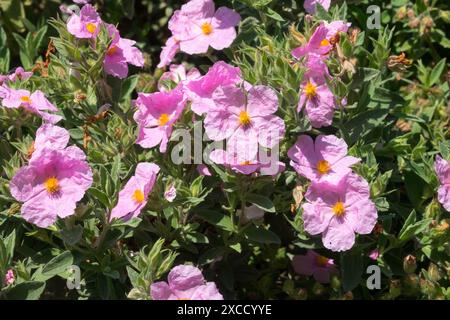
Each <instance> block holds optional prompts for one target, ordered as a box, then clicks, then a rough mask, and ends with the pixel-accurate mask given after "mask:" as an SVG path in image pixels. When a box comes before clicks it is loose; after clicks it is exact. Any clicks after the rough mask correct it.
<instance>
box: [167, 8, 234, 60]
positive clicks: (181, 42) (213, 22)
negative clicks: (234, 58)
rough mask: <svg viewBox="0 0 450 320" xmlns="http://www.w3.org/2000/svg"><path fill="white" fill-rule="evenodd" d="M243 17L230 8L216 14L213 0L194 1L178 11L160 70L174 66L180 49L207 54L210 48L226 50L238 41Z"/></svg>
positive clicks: (172, 23)
mask: <svg viewBox="0 0 450 320" xmlns="http://www.w3.org/2000/svg"><path fill="white" fill-rule="evenodd" d="M240 20H241V17H240V16H239V14H237V13H236V12H234V11H233V10H231V9H228V8H226V7H220V8H219V9H218V10H217V11H215V5H214V2H213V1H212V0H191V1H189V2H188V3H186V4H185V5H183V6H182V7H181V10H177V11H175V13H174V14H173V16H172V18H171V19H170V21H169V29H170V31H172V37H171V38H170V39H169V41H170V43H169V41H168V43H166V48H165V49H164V50H165V52H164V53H162V54H161V63H160V64H159V65H158V66H159V67H162V66H165V65H167V64H169V63H170V61H171V59H172V58H173V56H174V55H175V54H176V51H177V50H178V46H179V49H180V50H181V51H183V52H186V53H188V54H198V53H205V52H207V51H208V48H209V46H211V47H213V48H214V49H216V50H222V49H224V48H227V47H229V46H230V45H231V43H232V42H233V41H234V39H235V38H236V30H235V27H236V26H237V25H238V24H239V22H240Z"/></svg>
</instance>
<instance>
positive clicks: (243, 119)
mask: <svg viewBox="0 0 450 320" xmlns="http://www.w3.org/2000/svg"><path fill="white" fill-rule="evenodd" d="M250 122H251V118H250V115H249V114H248V112H247V111H241V113H240V114H239V123H240V124H241V125H243V126H244V127H247V126H248V125H249V124H250Z"/></svg>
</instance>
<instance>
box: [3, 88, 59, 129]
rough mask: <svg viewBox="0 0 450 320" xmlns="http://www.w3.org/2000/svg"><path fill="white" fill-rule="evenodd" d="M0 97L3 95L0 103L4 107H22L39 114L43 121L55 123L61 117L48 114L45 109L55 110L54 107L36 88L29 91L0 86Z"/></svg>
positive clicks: (56, 109)
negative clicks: (33, 90) (31, 91)
mask: <svg viewBox="0 0 450 320" xmlns="http://www.w3.org/2000/svg"><path fill="white" fill-rule="evenodd" d="M0 92H3V93H0V97H3V100H2V105H3V106H4V107H6V108H13V109H17V108H21V107H22V108H24V109H25V110H27V111H30V112H31V113H34V114H36V115H38V116H40V117H41V118H42V119H43V120H44V121H46V122H50V123H56V122H58V121H59V120H61V119H62V117H61V116H58V115H54V114H50V113H48V112H45V111H53V112H57V111H58V108H56V107H55V106H54V105H53V104H52V103H51V102H50V101H48V100H47V98H46V97H45V95H44V93H43V92H42V91H40V90H36V91H35V92H33V93H30V91H28V90H24V89H17V90H16V89H12V88H7V87H5V86H2V87H1V89H0Z"/></svg>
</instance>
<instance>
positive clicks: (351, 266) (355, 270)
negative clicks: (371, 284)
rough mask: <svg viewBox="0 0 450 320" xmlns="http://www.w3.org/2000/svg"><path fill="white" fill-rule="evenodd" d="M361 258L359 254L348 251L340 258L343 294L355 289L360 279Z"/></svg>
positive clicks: (361, 270)
mask: <svg viewBox="0 0 450 320" xmlns="http://www.w3.org/2000/svg"><path fill="white" fill-rule="evenodd" d="M363 271H364V268H363V257H362V254H361V252H360V251H359V250H358V251H356V252H352V251H348V252H345V253H343V254H342V256H341V273H342V286H343V288H344V291H345V292H348V291H351V290H353V289H355V288H356V287H357V286H358V285H359V283H360V282H361V279H362V274H363Z"/></svg>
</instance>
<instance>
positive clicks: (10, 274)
mask: <svg viewBox="0 0 450 320" xmlns="http://www.w3.org/2000/svg"><path fill="white" fill-rule="evenodd" d="M14 281H16V276H15V275H14V271H13V269H9V270H8V271H6V275H5V284H6V285H7V286H9V285H12V284H13V283H14Z"/></svg>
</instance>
